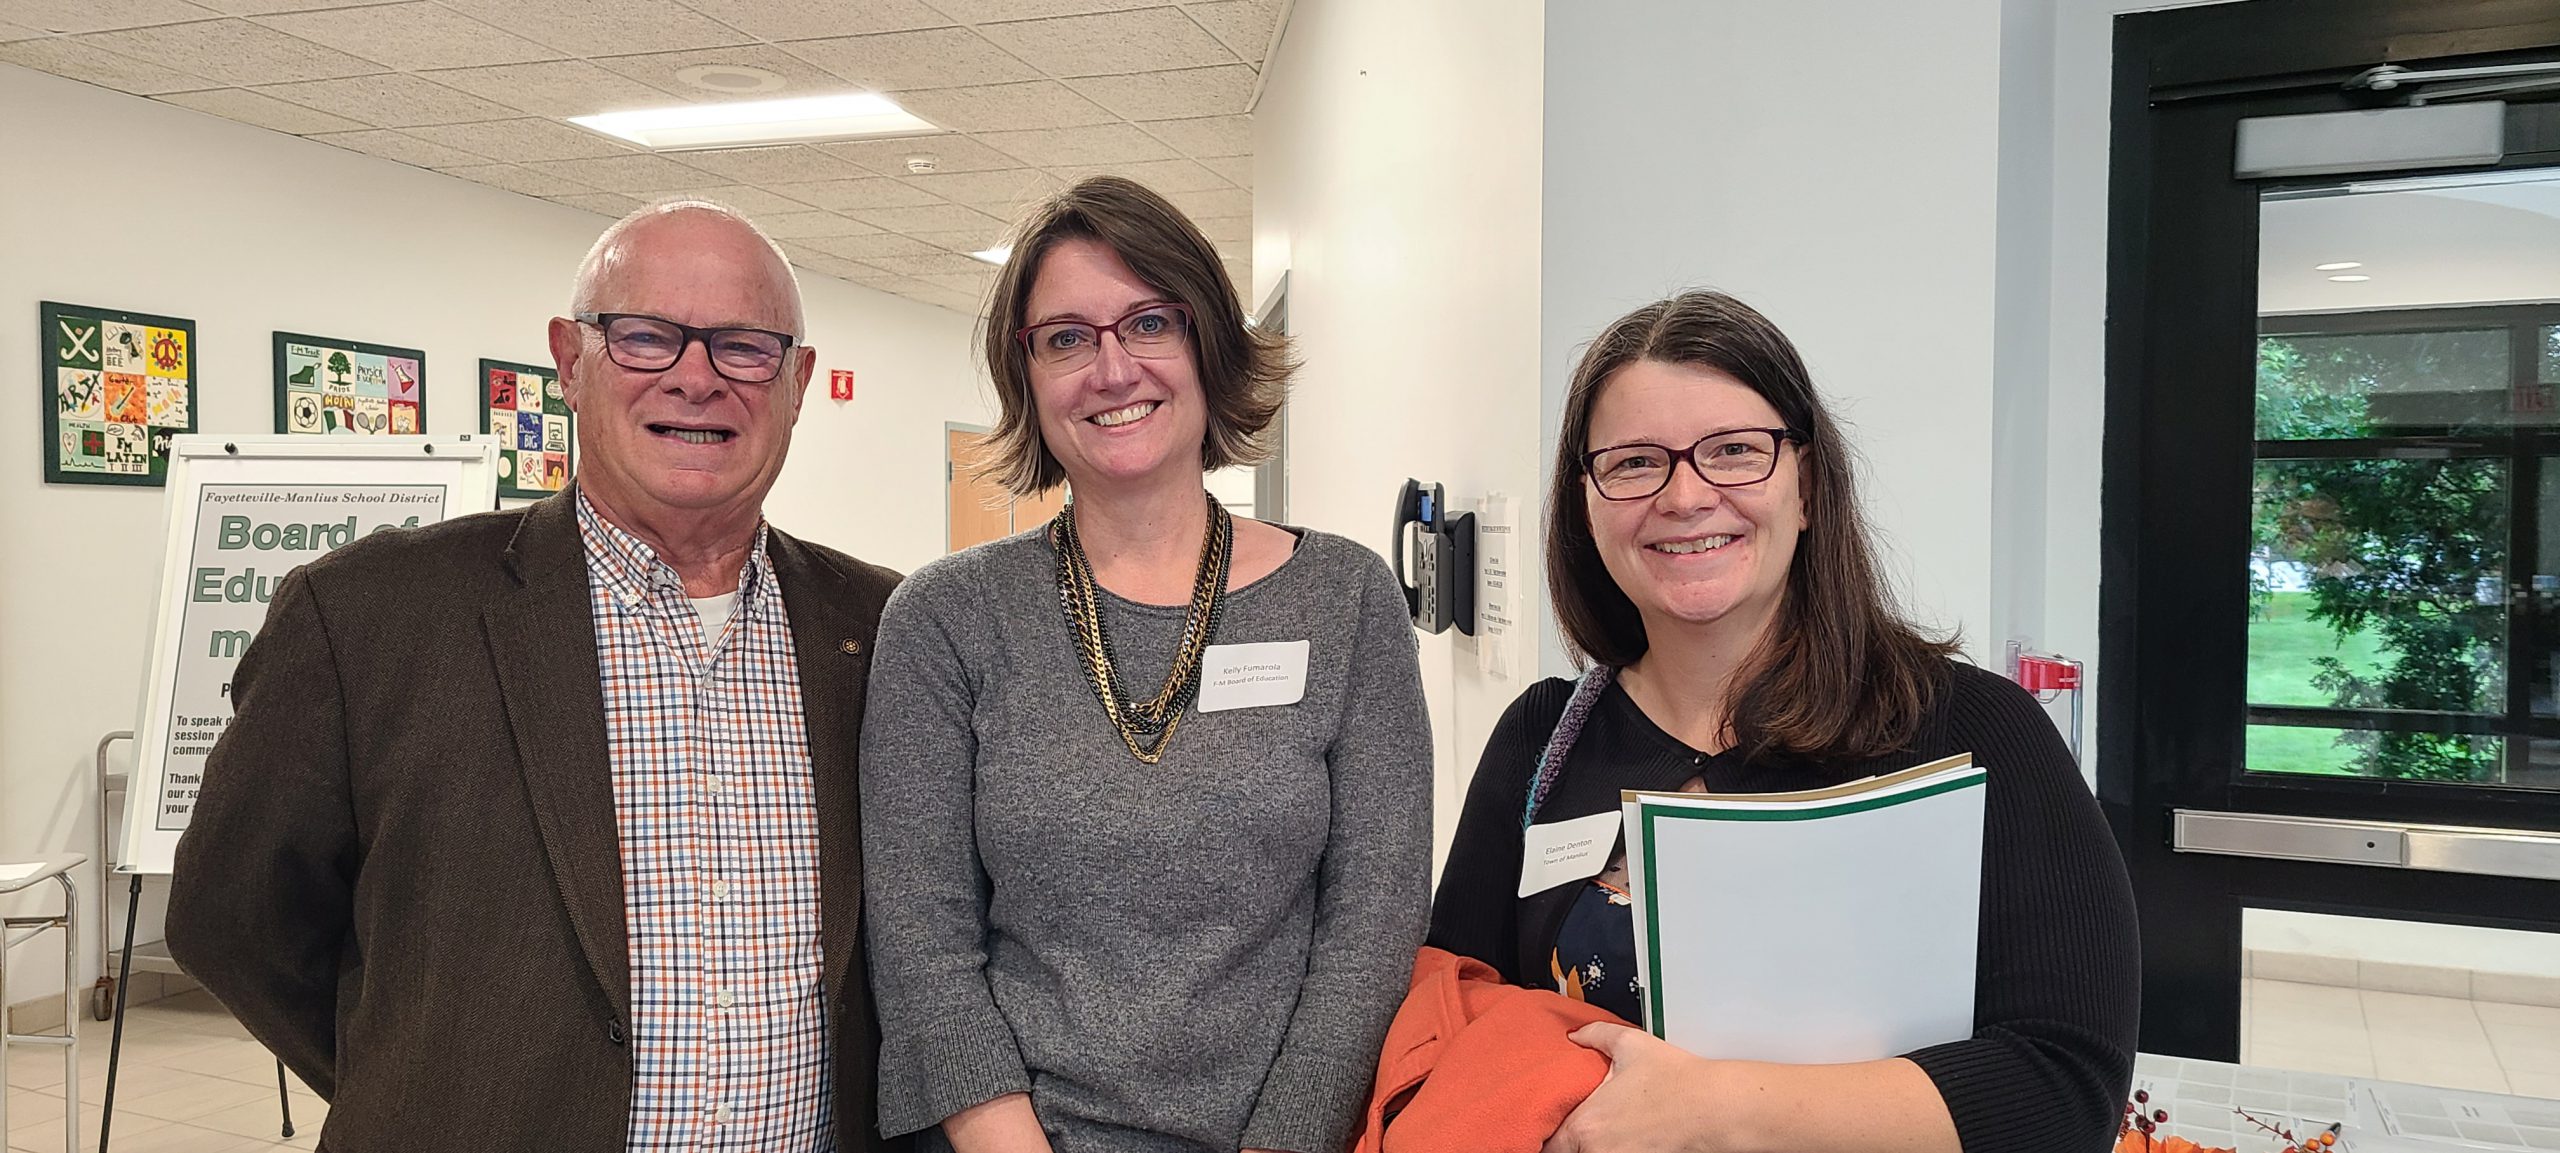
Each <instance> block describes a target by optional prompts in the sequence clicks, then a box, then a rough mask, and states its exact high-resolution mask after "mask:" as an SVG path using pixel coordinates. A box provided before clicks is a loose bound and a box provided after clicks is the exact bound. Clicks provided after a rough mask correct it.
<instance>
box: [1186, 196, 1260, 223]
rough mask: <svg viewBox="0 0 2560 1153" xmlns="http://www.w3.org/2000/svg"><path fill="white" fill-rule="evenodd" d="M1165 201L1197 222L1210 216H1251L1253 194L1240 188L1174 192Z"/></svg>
mask: <svg viewBox="0 0 2560 1153" xmlns="http://www.w3.org/2000/svg"><path fill="white" fill-rule="evenodd" d="M1165 199H1167V200H1170V201H1172V202H1173V206H1174V207H1176V208H1179V209H1181V210H1182V214H1183V215H1185V216H1188V217H1190V218H1192V219H1193V220H1199V219H1202V218H1205V217H1211V216H1251V215H1253V194H1252V193H1250V192H1247V191H1245V190H1244V189H1241V188H1216V189H1208V190H1205V191H1200V192H1175V193H1171V194H1169V195H1167V196H1166V197H1165Z"/></svg>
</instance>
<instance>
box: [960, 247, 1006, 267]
mask: <svg viewBox="0 0 2560 1153" xmlns="http://www.w3.org/2000/svg"><path fill="white" fill-rule="evenodd" d="M969 255H971V256H974V257H977V258H978V259H980V260H983V261H986V262H987V263H989V264H1003V263H1004V262H1005V261H1008V260H1011V259H1013V246H1012V245H1010V244H999V245H997V246H995V247H993V248H982V249H979V250H978V251H976V252H972V253H970V254H969Z"/></svg>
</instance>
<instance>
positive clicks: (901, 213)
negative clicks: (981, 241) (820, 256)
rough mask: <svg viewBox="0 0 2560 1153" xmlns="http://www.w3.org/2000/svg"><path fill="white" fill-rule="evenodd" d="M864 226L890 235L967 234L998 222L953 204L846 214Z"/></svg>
mask: <svg viewBox="0 0 2560 1153" xmlns="http://www.w3.org/2000/svg"><path fill="white" fill-rule="evenodd" d="M846 215H849V216H851V217H853V218H854V219H856V220H859V221H861V222H863V223H864V224H872V225H878V226H879V227H881V228H885V229H888V230H889V231H891V232H967V231H971V230H973V229H979V228H989V227H993V226H995V225H997V224H998V223H999V221H997V220H996V218H995V217H993V216H990V215H988V214H987V213H984V212H980V211H978V210H977V209H974V208H964V207H962V206H960V205H957V204H927V205H921V206H918V207H915V208H858V209H855V210H853V211H852V212H849V213H847V214H846Z"/></svg>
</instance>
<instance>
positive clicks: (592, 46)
mask: <svg viewBox="0 0 2560 1153" xmlns="http://www.w3.org/2000/svg"><path fill="white" fill-rule="evenodd" d="M438 2H439V3H441V4H443V5H444V6H445V7H447V8H451V9H453V10H454V11H456V12H460V13H462V14H463V15H466V16H469V17H471V18H472V19H475V20H478V21H480V22H481V23H484V24H488V25H491V26H493V27H497V28H503V29H505V30H507V31H509V32H512V33H515V34H516V35H518V36H522V37H524V38H525V39H527V40H531V41H534V42H536V43H539V44H542V45H544V46H546V47H549V48H552V49H556V50H557V54H559V55H568V56H590V55H594V54H596V53H600V52H615V53H626V52H679V51H684V50H686V49H692V48H717V47H722V46H724V45H730V44H744V43H746V42H747V37H745V36H742V35H740V34H739V33H738V32H737V30H736V29H733V28H730V27H728V26H727V25H725V24H722V23H720V22H719V21H717V20H713V19H710V18H709V17H706V16H704V15H702V14H701V13H699V12H696V11H694V10H693V9H691V8H687V7H685V6H684V5H682V4H678V3H676V2H675V0H438ZM466 63H475V64H488V63H495V61H488V60H477V61H466Z"/></svg>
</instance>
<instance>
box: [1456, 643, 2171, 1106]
mask: <svg viewBox="0 0 2560 1153" xmlns="http://www.w3.org/2000/svg"><path fill="white" fill-rule="evenodd" d="M1949 668H1950V670H1951V675H1950V676H1949V677H1948V678H1947V679H1946V680H1944V681H1942V682H1941V689H1940V691H1939V693H1938V695H1937V702H1936V704H1935V706H1934V707H1932V708H1931V710H1930V712H1929V715H1928V717H1927V719H1926V721H1925V723H1924V724H1923V725H1922V726H1921V729H1920V733H1919V735H1918V737H1917V738H1916V739H1915V740H1914V741H1913V742H1912V744H1911V747H1910V748H1909V749H1908V750H1906V751H1904V752H1900V753H1896V754H1893V755H1890V756H1885V757H1880V758H1876V759H1873V760H1867V761H1851V762H1838V763H1808V762H1804V761H1800V760H1788V759H1783V758H1765V759H1763V760H1761V761H1759V762H1745V761H1744V760H1743V758H1742V757H1740V756H1739V755H1737V754H1734V753H1721V754H1716V755H1712V756H1710V755H1705V754H1701V753H1699V752H1697V751H1696V750H1694V749H1691V748H1689V747H1688V746H1687V745H1684V744H1682V743H1680V742H1679V741H1678V740H1677V739H1675V738H1673V737H1672V736H1671V735H1670V734H1668V733H1665V732H1664V731H1662V729H1661V728H1660V727H1659V726H1657V725H1655V724H1654V723H1653V721H1652V720H1651V719H1650V718H1648V717H1646V716H1645V715H1644V712H1643V710H1641V709H1639V708H1637V707H1636V704H1635V702H1634V701H1633V700H1632V699H1630V698H1629V697H1628V696H1627V694H1626V691H1625V690H1624V689H1623V688H1621V687H1619V686H1617V685H1611V686H1610V687H1609V689H1608V691H1607V692H1606V693H1605V694H1604V695H1603V696H1602V697H1601V699H1600V702H1599V705H1598V707H1597V708H1595V709H1593V710H1592V715H1591V720H1590V722H1589V723H1588V724H1587V725H1586V726H1585V727H1584V729H1583V733H1582V737H1581V740H1580V741H1579V742H1578V743H1577V744H1576V745H1575V747H1574V750H1573V753H1572V755H1571V756H1569V757H1567V758H1566V760H1565V765H1564V769H1563V772H1562V773H1561V774H1560V775H1559V777H1558V778H1557V781H1556V784H1555V788H1554V791H1553V792H1552V793H1550V794H1549V795H1548V797H1547V801H1546V804H1545V806H1544V807H1543V808H1541V809H1540V810H1539V812H1538V815H1537V819H1538V821H1539V823H1541V824H1543V823H1546V822H1550V821H1561V820H1569V819H1571V818H1574V817H1583V816H1589V815H1591V814H1593V813H1597V812H1601V811H1603V810H1608V809H1615V808H1616V807H1617V806H1618V803H1619V800H1618V791H1619V790H1620V789H1675V788H1678V787H1679V786H1680V784H1681V783H1682V782H1684V781H1687V780H1688V779H1689V778H1690V777H1692V776H1699V775H1703V776H1704V777H1705V779H1706V784H1707V788H1708V790H1709V791H1712V792H1719V793H1768V792H1783V791H1787V790H1792V789H1808V788H1819V787H1823V786H1827V785H1834V784H1839V783H1842V782H1845V781H1852V780H1856V779H1858V778H1861V777H1868V776H1874V775H1876V774H1878V773H1885V772H1892V771H1895V770H1898V769H1906V768H1909V767H1911V766H1912V765H1916V764H1921V763H1924V762H1927V761H1931V760H1935V759H1937V758H1939V757H1943V756H1949V755H1953V754H1956V753H1968V752H1969V753H1972V754H1973V757H1974V763H1975V764H1977V765H1980V766H1982V767H1983V768H1984V770H1986V771H1987V772H1988V774H1989V778H1990V779H1989V785H1988V792H1987V794H1986V796H1985V797H1984V812H1983V825H1984V827H1983V838H1982V842H1983V843H1982V911H1981V917H1982V937H1981V943H1980V946H1979V952H1978V962H1977V964H1978V966H1979V977H1978V979H1977V981H1976V984H1975V987H1974V1033H1973V1036H1972V1037H1971V1038H1970V1039H1967V1040H1963V1041H1956V1042H1951V1043H1948V1044H1944V1045H1933V1046H1930V1047H1928V1048H1926V1049H1921V1050H1919V1051H1917V1052H1913V1053H1909V1054H1906V1056H1908V1057H1909V1058H1910V1059H1911V1060H1912V1061H1913V1062H1915V1063H1917V1064H1918V1065H1919V1066H1920V1068H1921V1069H1923V1070H1925V1071H1926V1072H1927V1073H1928V1074H1929V1078H1930V1080H1932V1081H1934V1082H1935V1083H1936V1084H1937V1087H1938V1094H1939V1096H1940V1097H1942V1098H1944V1099H1945V1101H1946V1103H1947V1112H1948V1113H1949V1114H1951V1115H1952V1116H1953V1117H1954V1118H1955V1125H1956V1134H1957V1136H1958V1138H1959V1139H1961V1140H1962V1142H1963V1145H1964V1149H1965V1153H2077V1151H2081V1150H2090V1151H2095V1150H2102V1149H2105V1148H2106V1147H2107V1146H2108V1145H2109V1144H2110V1143H2111V1142H2113V1141H2114V1139H2115V1134H2116V1129H2117V1126H2118V1125H2119V1124H2120V1122H2121V1119H2122V1117H2123V1111H2124V1102H2125V1091H2126V1089H2127V1088H2128V1087H2129V1085H2130V1083H2131V1081H2132V1077H2133V1049H2134V1031H2135V1021H2136V1018H2137V1016H2138V1014H2139V1009H2140V996H2141V989H2140V968H2141V962H2140V953H2139V948H2138V945H2137V943H2136V939H2135V935H2134V934H2135V929H2134V912H2133V888H2132V885H2131V884H2130V883H2129V882H2128V881H2127V879H2126V877H2125V871H2124V861H2123V858H2122V857H2121V856H2120V855H2119V854H2118V853H2117V851H2116V844H2115V839H2114V837H2113V836H2112V835H2111V834H2110V833H2109V831H2108V828H2107V824H2106V821H2105V819H2104V818H2103V817H2102V816H2100V814H2099V811H2098V805H2097V801H2096V800H2095V799H2094V798H2093V797H2091V796H2090V795H2089V790H2088V788H2087V786H2086V785H2085V784H2084V783H2083V782H2082V780H2081V777H2080V771H2079V769H2078V768H2077V767H2076V766H2074V765H2073V764H2072V762H2071V755H2070V752H2069V750H2068V749H2067V748H2065V747H2064V745H2063V743H2062V739H2061V737H2060V735H2059V734H2057V733H2056V732H2055V731H2054V728H2053V723H2052V722H2051V721H2050V720H2048V719H2047V718H2046V717H2045V715H2044V711H2043V710H2042V709H2041V708H2040V707H2038V706H2037V704H2036V703H2035V700H2034V698H2032V697H2030V696H2028V695H2027V693H2026V690H2024V689H2021V688H2019V687H2018V686H2016V685H2014V684H2011V683H2010V682H2008V681H2007V680H2004V679H2002V678H2000V677H1998V676H1995V675H1993V674H1991V673H1988V672H1984V671H1983V670H1981V669H1977V668H1974V667H1972V666H1970V665H1963V664H1953V663H1951V664H1950V666H1949ZM1572 692H1573V683H1572V682H1570V681H1567V680H1563V679H1557V678H1551V679H1548V680H1545V681H1541V682H1539V683H1538V684H1535V685H1532V686H1530V687H1529V690H1528V691H1527V692H1525V693H1522V694H1520V698H1519V699H1518V700H1515V701H1513V702H1512V703H1511V707H1510V708H1509V709H1508V710H1506V711H1505V712H1504V713H1503V715H1502V720H1501V721H1500V722H1499V723H1498V724H1496V725H1495V726H1494V730H1493V736H1492V738H1491V739H1490V740H1489V741H1488V742H1487V743H1486V745H1485V750H1484V758H1483V760H1481V761H1480V762H1478V764H1477V766H1476V776H1475V782H1474V784H1472V785H1470V786H1469V787H1468V789H1467V804H1466V808H1465V810H1464V811H1463V812H1462V813H1460V815H1459V817H1458V832H1457V840H1456V842H1455V843H1454V844H1453V845H1451V847H1450V850H1449V860H1448V864H1447V865H1446V866H1445V867H1444V868H1443V869H1442V871H1441V874H1440V888H1439V894H1438V897H1437V898H1436V900H1435V902H1434V904H1433V907H1432V910H1431V940H1430V943H1431V944H1433V945H1437V946H1439V947H1441V948H1443V949H1447V950H1449V951H1450V952H1453V953H1458V954H1462V955H1465V956H1470V957H1474V958H1477V959H1479V960H1482V961H1484V962H1485V963H1487V964H1490V965H1492V966H1493V967H1494V968H1496V969H1499V970H1501V972H1502V976H1503V979H1505V980H1507V981H1510V982H1511V983H1513V984H1517V985H1529V986H1533V987H1543V986H1544V985H1545V983H1546V982H1545V978H1546V977H1547V975H1548V974H1547V956H1548V953H1549V951H1550V950H1551V949H1552V948H1553V947H1554V943H1555V939H1556V932H1557V930H1558V929H1559V928H1560V927H1561V926H1562V925H1563V923H1564V916H1565V913H1566V911H1567V910H1568V909H1570V908H1571V906H1572V902H1573V897H1574V895H1575V894H1576V892H1577V886H1573V885H1559V886H1557V887H1555V888H1553V889H1549V890H1547V891H1546V892H1543V893H1537V894H1533V895H1531V896H1528V897H1525V898H1523V897H1515V896H1514V893H1515V892H1516V891H1517V890H1518V889H1519V885H1520V853H1521V835H1520V807H1521V805H1522V803H1523V802H1524V801H1525V800H1526V796H1527V786H1528V780H1529V773H1530V771H1531V768H1532V766H1534V765H1535V764H1536V763H1537V758H1538V754H1539V752H1540V751H1541V750H1543V749H1544V748H1545V747H1546V743H1547V738H1548V736H1549V734H1551V733H1552V732H1554V730H1555V723H1556V719H1557V717H1559V716H1561V715H1562V714H1563V712H1564V706H1565V701H1566V699H1567V698H1568V697H1570V696H1571V695H1572ZM1843 1104H1847V1103H1846V1102H1843Z"/></svg>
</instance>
